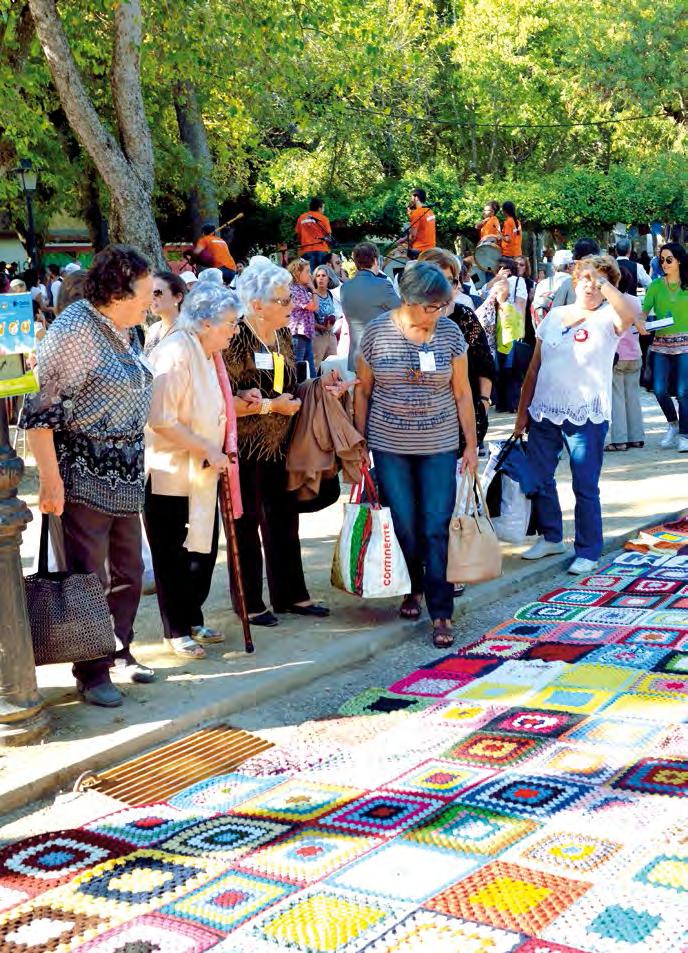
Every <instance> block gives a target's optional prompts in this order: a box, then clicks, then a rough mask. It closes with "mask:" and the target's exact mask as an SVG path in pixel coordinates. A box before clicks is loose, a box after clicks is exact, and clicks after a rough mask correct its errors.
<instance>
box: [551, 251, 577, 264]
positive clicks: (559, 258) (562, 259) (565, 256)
mask: <svg viewBox="0 0 688 953" xmlns="http://www.w3.org/2000/svg"><path fill="white" fill-rule="evenodd" d="M552 264H553V265H554V267H555V268H564V267H565V266H566V265H572V264H573V252H572V251H570V250H569V249H568V248H560V249H559V250H558V251H555V253H554V256H553V257H552Z"/></svg>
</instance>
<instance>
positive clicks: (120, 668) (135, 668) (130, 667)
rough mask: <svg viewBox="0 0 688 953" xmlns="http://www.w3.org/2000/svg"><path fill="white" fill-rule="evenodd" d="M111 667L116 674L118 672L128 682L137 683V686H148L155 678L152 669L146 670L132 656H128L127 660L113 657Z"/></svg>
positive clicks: (145, 666)
mask: <svg viewBox="0 0 688 953" xmlns="http://www.w3.org/2000/svg"><path fill="white" fill-rule="evenodd" d="M113 667H114V669H115V671H116V672H120V673H121V674H122V675H124V677H125V678H128V679H129V681H130V682H139V684H142V685H148V684H149V683H150V682H154V681H155V679H156V678H157V676H156V674H155V672H154V671H153V669H152V668H148V666H147V665H142V664H141V663H140V662H137V661H136V659H135V658H134V656H133V655H129V656H128V657H127V658H121V657H120V658H118V657H117V656H115V664H114V666H113Z"/></svg>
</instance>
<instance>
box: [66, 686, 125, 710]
mask: <svg viewBox="0 0 688 953" xmlns="http://www.w3.org/2000/svg"><path fill="white" fill-rule="evenodd" d="M76 688H77V691H78V692H79V694H80V695H81V696H82V698H83V699H84V701H85V702H86V703H87V704H88V705H98V706H99V707H100V708H119V706H120V705H121V704H122V701H123V697H122V693H121V692H120V690H119V689H118V688H117V686H116V685H113V684H112V682H109V681H108V682H101V683H100V685H89V686H88V687H86V686H85V685H84V684H83V682H77V683H76Z"/></svg>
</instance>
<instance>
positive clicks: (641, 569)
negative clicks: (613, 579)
mask: <svg viewBox="0 0 688 953" xmlns="http://www.w3.org/2000/svg"><path fill="white" fill-rule="evenodd" d="M646 572H648V567H647V566H623V565H620V566H617V565H615V564H614V563H612V564H611V566H605V568H604V569H600V571H599V575H600V576H625V577H626V579H629V580H630V579H633V577H634V576H642V575H643V574H644V573H646Z"/></svg>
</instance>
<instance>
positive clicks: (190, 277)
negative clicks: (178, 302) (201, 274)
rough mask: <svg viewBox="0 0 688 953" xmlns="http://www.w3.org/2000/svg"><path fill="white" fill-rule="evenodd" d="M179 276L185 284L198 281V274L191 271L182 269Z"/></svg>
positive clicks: (192, 283) (193, 283)
mask: <svg viewBox="0 0 688 953" xmlns="http://www.w3.org/2000/svg"><path fill="white" fill-rule="evenodd" d="M179 277H180V278H181V279H182V281H184V282H185V283H186V284H187V285H195V284H196V282H197V281H198V275H195V274H194V273H193V271H182V273H181V274H180V275H179Z"/></svg>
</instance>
